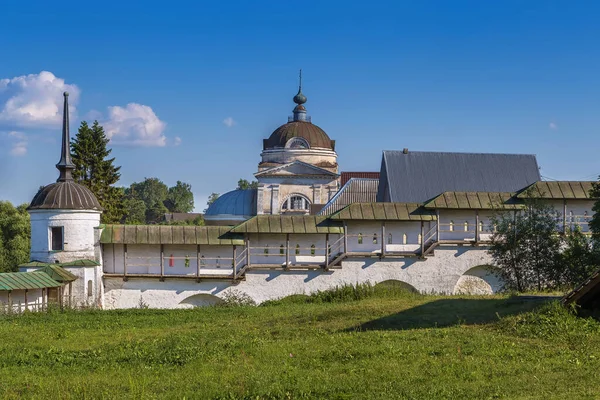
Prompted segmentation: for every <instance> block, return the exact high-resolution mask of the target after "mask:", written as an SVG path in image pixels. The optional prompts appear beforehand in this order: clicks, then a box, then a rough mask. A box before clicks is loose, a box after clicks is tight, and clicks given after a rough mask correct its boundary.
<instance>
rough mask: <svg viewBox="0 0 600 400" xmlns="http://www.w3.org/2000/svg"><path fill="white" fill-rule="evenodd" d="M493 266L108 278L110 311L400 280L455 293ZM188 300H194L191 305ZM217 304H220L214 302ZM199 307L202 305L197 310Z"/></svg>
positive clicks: (470, 262)
mask: <svg viewBox="0 0 600 400" xmlns="http://www.w3.org/2000/svg"><path fill="white" fill-rule="evenodd" d="M489 264H491V257H490V256H489V254H488V252H487V251H485V249H483V248H470V247H440V248H438V249H436V251H435V255H434V256H433V257H429V258H427V259H425V260H419V259H417V258H406V259H383V260H379V259H377V258H364V259H363V258H360V259H358V258H357V259H348V260H345V261H343V262H342V268H341V269H339V270H332V271H327V272H325V271H283V270H273V271H257V270H250V271H248V272H247V273H246V280H245V281H242V282H240V283H239V284H237V285H234V284H232V282H231V281H209V280H204V281H201V282H199V283H197V282H195V281H193V280H177V279H167V280H165V281H164V282H160V281H159V280H158V279H155V278H139V279H138V278H132V279H129V280H128V281H123V280H122V279H120V278H105V279H104V281H105V298H104V304H105V307H106V308H130V307H137V306H138V305H139V304H143V305H145V306H148V307H151V308H188V307H193V306H194V305H196V303H197V301H195V300H194V297H193V296H198V295H210V296H215V297H218V298H223V297H224V296H225V295H226V292H227V291H230V290H235V291H237V292H240V293H244V294H246V295H247V296H249V297H250V298H252V299H253V300H254V301H256V302H257V303H261V302H264V301H266V300H270V299H278V298H282V297H286V296H289V295H292V294H310V293H314V292H317V291H320V290H326V289H330V288H333V287H336V286H342V285H356V284H360V283H366V282H370V283H372V284H376V283H379V282H383V281H387V280H398V281H401V282H405V283H406V284H408V285H411V286H413V287H414V288H415V289H417V290H418V291H419V292H422V293H446V294H451V293H453V292H454V290H455V287H456V285H457V283H458V282H459V280H460V279H461V277H462V276H463V275H464V274H465V273H466V272H467V271H469V270H471V269H472V268H474V267H477V266H482V265H489ZM186 299H190V300H187V301H186ZM215 301H216V300H215ZM199 305H200V304H199Z"/></svg>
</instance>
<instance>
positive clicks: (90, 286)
mask: <svg viewBox="0 0 600 400" xmlns="http://www.w3.org/2000/svg"><path fill="white" fill-rule="evenodd" d="M93 294H94V293H93V283H92V281H91V280H89V281H88V282H87V295H88V297H92V295H93Z"/></svg>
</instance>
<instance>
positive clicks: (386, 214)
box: [329, 203, 437, 221]
mask: <svg viewBox="0 0 600 400" xmlns="http://www.w3.org/2000/svg"><path fill="white" fill-rule="evenodd" d="M329 218H330V219H333V220H375V221H434V220H436V219H437V218H436V215H435V212H434V211H432V210H426V209H424V208H423V207H422V206H421V204H418V203H354V204H351V205H349V206H347V207H345V208H344V209H342V210H340V211H338V212H337V213H335V214H333V215H332V216H331V217H329Z"/></svg>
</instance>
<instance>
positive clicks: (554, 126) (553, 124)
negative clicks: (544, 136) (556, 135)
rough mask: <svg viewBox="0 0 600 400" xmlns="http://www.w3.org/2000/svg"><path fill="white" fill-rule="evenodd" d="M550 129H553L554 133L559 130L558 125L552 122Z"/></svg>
mask: <svg viewBox="0 0 600 400" xmlns="http://www.w3.org/2000/svg"><path fill="white" fill-rule="evenodd" d="M548 127H549V128H550V129H552V130H553V131H556V130H558V124H557V123H556V122H550V124H549V125H548Z"/></svg>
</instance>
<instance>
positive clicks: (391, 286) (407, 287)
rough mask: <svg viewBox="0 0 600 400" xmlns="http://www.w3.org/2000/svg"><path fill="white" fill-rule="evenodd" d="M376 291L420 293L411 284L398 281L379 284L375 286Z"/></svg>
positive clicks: (390, 280) (392, 280)
mask: <svg viewBox="0 0 600 400" xmlns="http://www.w3.org/2000/svg"><path fill="white" fill-rule="evenodd" d="M375 288H376V289H379V290H393V291H397V290H398V291H407V292H411V293H418V292H419V291H418V290H417V289H416V288H415V287H414V286H413V285H411V284H410V283H406V282H404V281H399V280H397V279H388V280H386V281H382V282H379V283H378V284H376V285H375Z"/></svg>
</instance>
